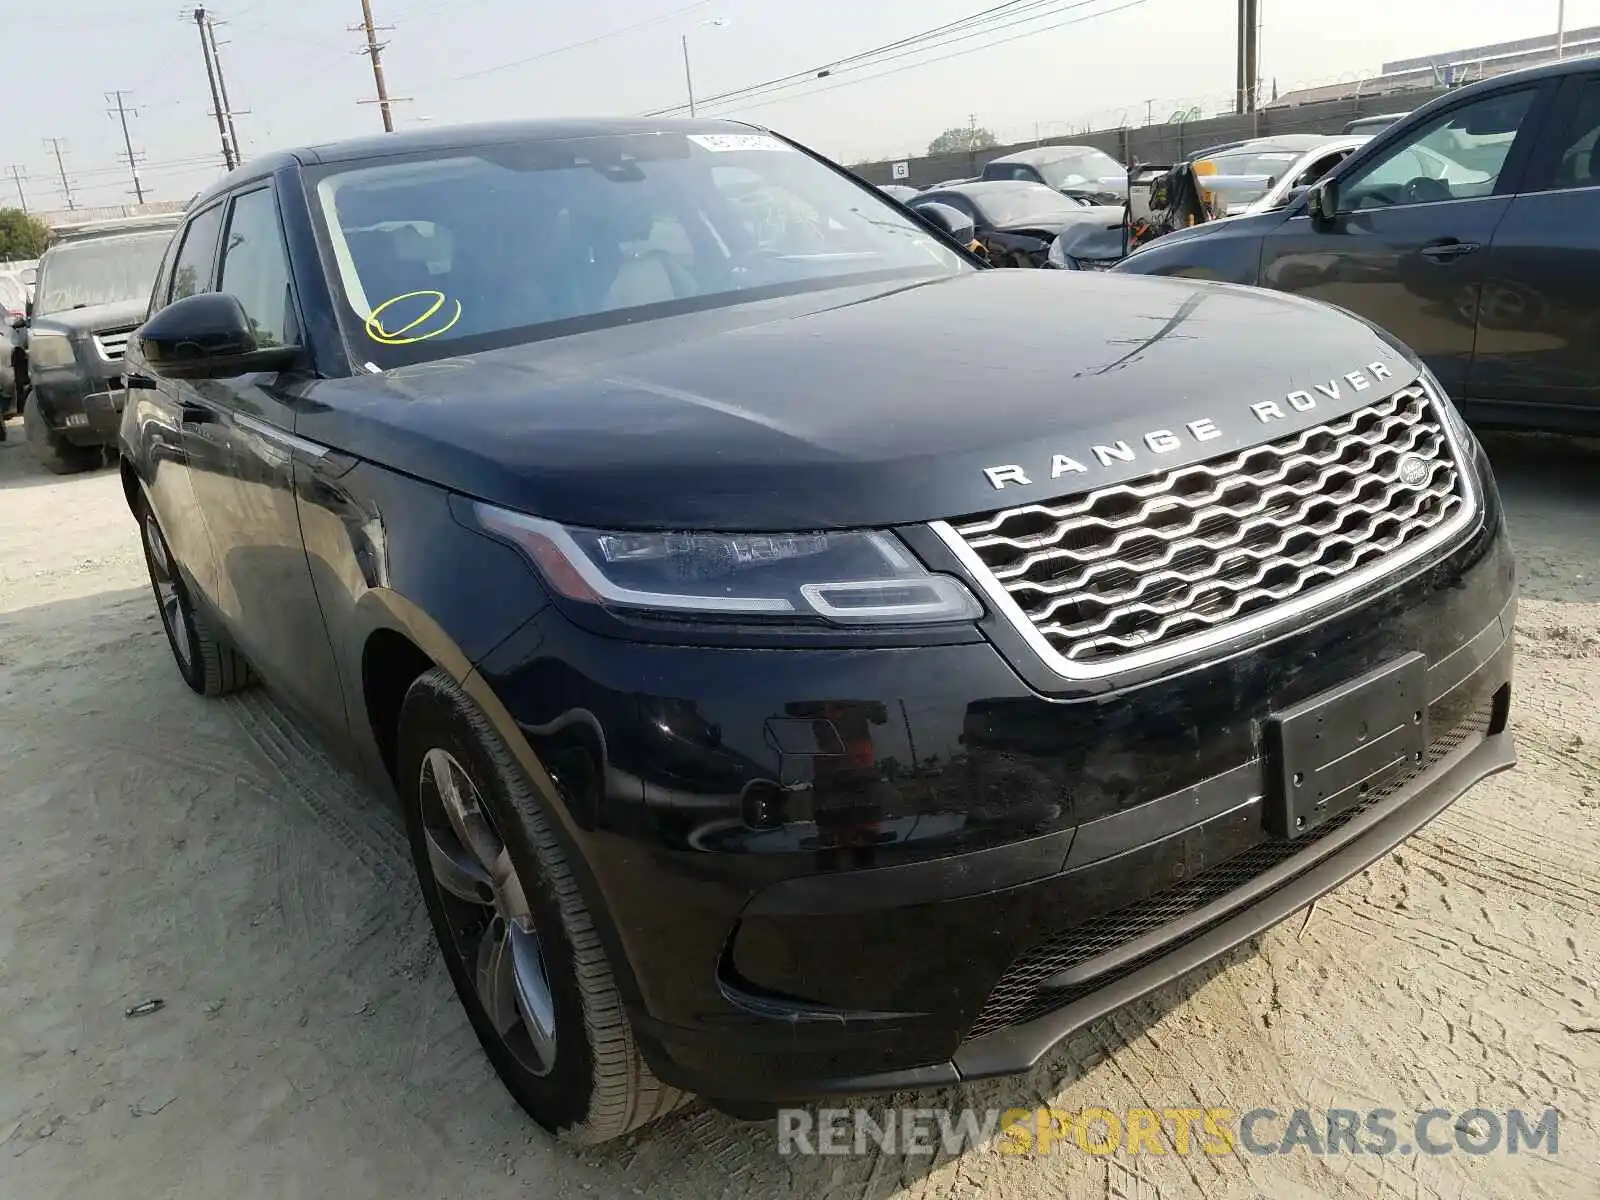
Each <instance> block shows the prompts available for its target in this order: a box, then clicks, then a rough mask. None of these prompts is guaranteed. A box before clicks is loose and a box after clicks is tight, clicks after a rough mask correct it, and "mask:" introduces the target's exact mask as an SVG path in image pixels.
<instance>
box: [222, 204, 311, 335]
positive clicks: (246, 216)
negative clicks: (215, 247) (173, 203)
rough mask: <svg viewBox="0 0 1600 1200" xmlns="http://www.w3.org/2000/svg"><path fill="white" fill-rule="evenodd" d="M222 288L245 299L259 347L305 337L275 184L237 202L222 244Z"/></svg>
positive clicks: (243, 306)
mask: <svg viewBox="0 0 1600 1200" xmlns="http://www.w3.org/2000/svg"><path fill="white" fill-rule="evenodd" d="M222 290H223V291H224V292H227V293H228V294H229V295H230V296H232V297H233V298H234V299H236V300H238V301H239V306H240V307H241V308H243V309H244V315H245V316H246V317H247V318H249V321H250V328H251V329H252V330H254V331H255V335H256V344H257V345H259V346H292V345H295V344H296V343H297V342H298V341H299V336H298V331H297V330H296V328H295V321H294V307H293V305H292V303H291V301H290V292H289V256H288V254H287V253H286V252H285V251H284V248H283V235H282V234H281V233H280V232H279V229H278V205H277V203H276V201H275V200H274V199H273V196H272V189H271V188H260V189H258V190H256V191H253V192H246V193H245V194H244V195H242V196H240V197H238V198H237V199H235V200H234V202H233V212H232V214H231V215H230V216H229V218H228V237H227V241H226V242H225V243H224V245H223V248H222Z"/></svg>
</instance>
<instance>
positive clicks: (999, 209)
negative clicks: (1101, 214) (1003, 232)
mask: <svg viewBox="0 0 1600 1200" xmlns="http://www.w3.org/2000/svg"><path fill="white" fill-rule="evenodd" d="M973 198H974V199H975V200H977V202H978V204H979V205H981V206H982V208H983V211H984V213H985V215H987V216H988V218H989V223H990V224H991V225H995V226H1002V225H1026V224H1028V223H1029V222H1031V221H1045V222H1050V221H1064V220H1070V219H1071V218H1073V217H1076V216H1082V215H1083V205H1082V204H1080V203H1079V202H1078V201H1076V200H1071V199H1068V198H1067V197H1066V196H1063V195H1062V194H1061V193H1060V192H1054V191H1051V190H1050V189H1049V188H1047V187H1045V186H1044V185H1043V184H1037V185H1035V186H1034V187H1019V188H1015V189H1012V188H1007V189H1006V190H1005V191H1003V192H986V193H984V194H983V195H981V196H975V197H973Z"/></svg>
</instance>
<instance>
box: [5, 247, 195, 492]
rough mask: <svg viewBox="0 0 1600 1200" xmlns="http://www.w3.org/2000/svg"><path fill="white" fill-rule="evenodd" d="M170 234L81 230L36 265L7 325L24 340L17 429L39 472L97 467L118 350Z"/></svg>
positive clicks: (110, 426)
mask: <svg viewBox="0 0 1600 1200" xmlns="http://www.w3.org/2000/svg"><path fill="white" fill-rule="evenodd" d="M177 225H178V218H176V217H173V218H164V219H162V220H160V221H155V222H152V221H148V220H144V221H127V222H120V223H117V224H114V225H102V226H96V227H93V228H86V229H84V230H82V231H80V232H75V233H71V234H68V235H67V236H66V237H64V238H63V239H62V240H60V241H58V242H56V243H55V244H54V245H52V246H51V247H50V248H49V249H48V250H46V251H45V254H44V257H43V258H42V259H41V260H40V262H39V279H38V284H37V286H36V288H35V291H34V302H33V312H32V315H31V316H29V317H27V318H25V319H23V320H20V321H19V320H16V319H15V318H13V325H14V327H15V328H17V331H18V332H19V333H24V336H25V342H24V351H25V356H26V362H25V366H26V371H25V373H24V372H19V376H20V377H21V378H19V386H20V384H21V382H22V378H25V379H26V383H27V388H28V391H27V394H26V396H24V397H22V408H23V421H24V423H25V424H26V426H27V431H28V442H29V444H30V445H31V446H32V447H33V452H34V454H35V455H37V456H38V459H39V461H40V462H41V463H43V464H44V466H45V467H46V468H47V469H49V470H51V471H54V472H56V473H57V474H63V475H64V474H66V473H68V472H70V471H80V470H84V469H86V468H88V467H94V466H98V465H99V464H100V463H101V462H103V461H104V460H105V448H106V447H108V446H114V445H115V444H116V440H117V428H118V426H119V424H120V421H121V412H122V407H121V406H122V396H123V389H122V387H121V379H122V351H123V347H124V346H125V345H126V344H127V341H128V335H129V334H130V333H132V332H133V330H134V329H135V327H137V326H138V324H139V322H140V321H141V320H143V319H144V315H145V311H146V309H147V308H148V307H149V303H150V288H151V286H152V285H153V284H154V283H155V278H156V270H157V268H159V267H160V265H161V256H162V255H163V254H164V253H165V252H166V249H167V243H168V242H169V241H170V240H171V239H172V231H173V230H174V229H175V228H177ZM24 331H25V332H24Z"/></svg>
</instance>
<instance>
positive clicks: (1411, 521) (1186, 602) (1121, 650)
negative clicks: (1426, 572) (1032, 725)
mask: <svg viewBox="0 0 1600 1200" xmlns="http://www.w3.org/2000/svg"><path fill="white" fill-rule="evenodd" d="M1411 459H1420V460H1421V462H1422V466H1423V468H1425V470H1426V474H1425V476H1424V477H1423V478H1421V479H1420V480H1418V481H1416V482H1407V481H1405V480H1404V479H1402V478H1401V475H1402V469H1403V468H1409V470H1407V471H1406V473H1408V474H1410V473H1414V472H1415V471H1416V470H1417V464H1416V463H1414V462H1410V461H1408V460H1411ZM1470 462H1471V459H1470V457H1469V455H1468V454H1467V452H1466V450H1465V448H1464V447H1463V445H1462V444H1461V442H1460V440H1459V438H1458V435H1457V434H1456V431H1455V429H1454V428H1453V426H1452V421H1451V418H1450V417H1449V416H1448V415H1447V414H1446V413H1445V412H1444V411H1443V409H1442V407H1441V405H1440V402H1439V401H1438V400H1437V399H1436V398H1435V396H1434V393H1433V392H1432V390H1431V389H1430V388H1429V387H1428V386H1427V385H1426V384H1425V383H1422V382H1418V383H1415V384H1411V385H1409V386H1406V387H1402V388H1400V389H1398V390H1397V391H1395V392H1393V393H1392V394H1390V395H1389V396H1387V397H1385V398H1383V399H1381V400H1377V401H1375V402H1373V403H1372V404H1369V405H1367V406H1365V407H1363V408H1360V409H1357V410H1355V411H1353V412H1350V413H1347V414H1345V415H1344V416H1341V417H1337V418H1335V419H1333V420H1331V421H1328V422H1325V423H1323V424H1321V425H1316V426H1312V427H1310V428H1308V429H1305V430H1302V431H1300V432H1299V433H1296V434H1292V435H1290V436H1287V437H1284V438H1281V439H1279V440H1277V441H1273V442H1265V443H1261V444H1259V445H1256V446H1252V447H1250V448H1248V449H1245V450H1241V451H1238V452H1235V453H1230V454H1226V455H1222V456H1219V457H1217V458H1214V459H1210V460H1208V461H1204V462H1198V463H1189V464H1185V465H1184V466H1181V467H1175V468H1173V469H1172V470H1169V471H1163V472H1160V473H1157V474H1152V475H1146V476H1142V477H1140V478H1137V479H1133V480H1129V481H1127V482H1125V483H1117V484H1111V485H1108V486H1105V487H1100V488H1096V489H1094V490H1093V491H1089V492H1084V493H1080V494H1078V495H1076V496H1069V497H1065V498H1063V499H1061V500H1058V501H1053V502H1049V503H1034V504H1027V505H1022V506H1020V507H1016V508H1008V509H1001V510H999V511H997V512H993V513H990V514H987V515H985V516H981V517H977V518H973V519H968V520H964V521H958V522H954V523H951V522H943V521H940V522H934V524H933V529H934V531H935V532H936V533H937V534H938V535H939V537H940V538H941V539H942V540H943V541H944V542H945V544H946V545H947V546H949V547H950V549H951V551H952V552H953V553H954V554H955V555H956V557H957V558H958V559H959V560H960V561H961V563H962V565H963V566H964V567H965V568H966V569H967V571H968V572H969V573H970V574H971V575H972V577H973V579H974V581H975V582H977V584H978V585H979V587H980V588H981V590H982V591H983V592H984V594H985V596H986V598H987V599H988V601H989V603H990V604H991V605H993V606H994V608H995V609H996V610H997V611H998V612H999V613H1000V614H1001V615H1002V616H1004V617H1005V618H1006V619H1007V620H1008V621H1009V622H1010V623H1011V624H1012V625H1013V626H1014V627H1015V628H1016V629H1017V630H1018V631H1019V632H1020V633H1021V634H1022V636H1023V637H1024V638H1025V639H1026V640H1027V641H1028V643H1029V645H1030V646H1031V647H1032V648H1033V649H1034V651H1035V652H1036V653H1037V654H1038V655H1039V657H1040V658H1041V659H1042V660H1043V661H1044V663H1045V664H1046V665H1047V666H1049V667H1050V669H1051V670H1052V671H1054V672H1055V673H1056V674H1057V675H1059V676H1061V677H1062V678H1064V679H1093V678H1098V677H1101V676H1105V675H1110V674H1113V673H1117V672H1123V671H1129V670H1136V669H1139V668H1142V667H1146V666H1150V665H1153V664H1157V663H1160V662H1164V661H1166V660H1168V659H1171V658H1176V657H1178V656H1180V655H1188V654H1194V653H1197V652H1202V651H1204V649H1206V648H1207V647H1208V646H1212V645H1216V644H1217V643H1219V642H1222V641H1224V640H1226V639H1229V638H1232V637H1236V636H1238V635H1241V634H1245V633H1250V632H1254V631H1256V630H1260V629H1264V628H1267V627H1269V626H1272V625H1276V624H1278V623H1280V622H1284V621H1287V620H1290V619H1292V618H1293V617H1294V616H1296V615H1297V614H1299V613H1302V612H1305V611H1307V610H1308V609H1310V608H1313V607H1316V606H1318V605H1321V604H1324V603H1326V602H1327V601H1329V600H1332V599H1335V598H1336V597H1338V596H1340V595H1343V594H1346V593H1348V592H1351V591H1354V590H1356V589H1358V588H1361V587H1364V586H1366V585H1368V584H1370V583H1372V582H1375V581H1376V580H1379V579H1381V578H1383V577H1384V576H1387V575H1390V574H1393V573H1394V572H1397V571H1399V570H1401V569H1403V568H1404V567H1405V566H1406V565H1408V564H1409V563H1412V562H1414V561H1416V560H1417V559H1419V558H1421V557H1422V556H1423V555H1425V554H1428V553H1429V552H1431V551H1433V550H1435V549H1437V548H1438V547H1440V546H1442V545H1444V544H1446V543H1447V542H1449V541H1450V540H1452V539H1453V538H1455V537H1456V536H1457V535H1458V534H1459V533H1460V532H1461V531H1462V530H1463V529H1465V528H1466V527H1467V525H1468V524H1469V523H1470V522H1471V521H1472V520H1473V519H1474V517H1475V516H1476V514H1477V511H1478V500H1477V494H1476V489H1475V488H1474V486H1473V479H1472V471H1471V469H1470V467H1467V468H1466V469H1463V466H1462V464H1470Z"/></svg>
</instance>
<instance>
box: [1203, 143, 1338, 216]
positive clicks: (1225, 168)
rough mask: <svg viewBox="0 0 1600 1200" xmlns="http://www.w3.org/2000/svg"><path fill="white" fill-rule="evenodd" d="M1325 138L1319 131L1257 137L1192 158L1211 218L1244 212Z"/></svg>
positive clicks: (1320, 144)
mask: <svg viewBox="0 0 1600 1200" xmlns="http://www.w3.org/2000/svg"><path fill="white" fill-rule="evenodd" d="M1327 141H1328V138H1327V136H1326V135H1325V134H1318V133H1294V134H1286V135H1284V136H1282V137H1271V138H1256V139H1254V140H1252V141H1248V142H1241V143H1240V144H1239V145H1237V146H1230V147H1228V148H1227V149H1223V150H1213V151H1212V152H1210V153H1209V154H1206V155H1204V156H1202V157H1200V158H1197V159H1195V160H1194V173H1195V177H1196V179H1197V180H1198V181H1199V183H1200V186H1201V188H1202V189H1203V190H1202V193H1201V196H1202V199H1203V200H1204V202H1205V204H1206V207H1207V209H1208V210H1209V211H1210V213H1211V215H1212V216H1213V217H1226V216H1235V215H1237V214H1239V213H1242V212H1244V211H1245V209H1247V208H1248V207H1249V206H1250V205H1251V204H1253V203H1254V202H1255V201H1257V200H1259V199H1260V198H1261V197H1262V196H1264V195H1265V194H1266V193H1267V192H1268V191H1270V190H1271V188H1272V187H1273V185H1274V184H1276V183H1277V182H1278V180H1280V179H1282V178H1283V177H1284V176H1285V175H1287V174H1289V173H1290V172H1291V171H1293V170H1294V169H1295V168H1296V166H1297V164H1298V163H1299V162H1300V160H1301V159H1302V158H1304V157H1305V156H1306V155H1307V154H1309V153H1311V152H1313V151H1315V150H1316V149H1318V148H1319V147H1320V146H1322V145H1323V144H1324V143H1326V142H1327Z"/></svg>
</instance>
